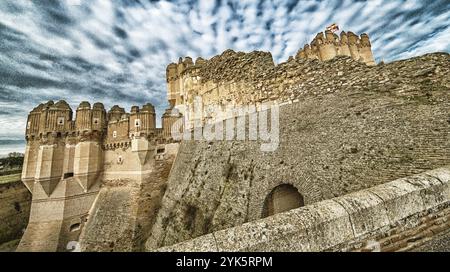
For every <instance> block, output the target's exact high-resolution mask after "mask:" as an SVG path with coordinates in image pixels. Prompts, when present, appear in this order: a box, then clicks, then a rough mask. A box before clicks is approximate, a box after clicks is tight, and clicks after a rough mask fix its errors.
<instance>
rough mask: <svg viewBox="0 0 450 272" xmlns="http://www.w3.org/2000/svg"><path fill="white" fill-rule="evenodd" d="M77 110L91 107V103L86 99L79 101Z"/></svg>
mask: <svg viewBox="0 0 450 272" xmlns="http://www.w3.org/2000/svg"><path fill="white" fill-rule="evenodd" d="M77 109H78V110H81V109H83V110H86V109H87V110H90V109H91V104H90V103H89V102H87V101H83V102H81V103H80V105H79V106H78V108H77Z"/></svg>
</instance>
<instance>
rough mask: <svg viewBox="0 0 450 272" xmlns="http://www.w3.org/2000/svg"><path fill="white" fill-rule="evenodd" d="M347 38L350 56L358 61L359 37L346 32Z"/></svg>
mask: <svg viewBox="0 0 450 272" xmlns="http://www.w3.org/2000/svg"><path fill="white" fill-rule="evenodd" d="M347 37H348V48H349V50H350V55H351V56H352V58H353V59H354V60H359V58H360V55H359V48H358V45H359V37H358V36H357V35H356V34H355V33H353V32H348V33H347Z"/></svg>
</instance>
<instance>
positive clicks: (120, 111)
mask: <svg viewBox="0 0 450 272" xmlns="http://www.w3.org/2000/svg"><path fill="white" fill-rule="evenodd" d="M124 114H125V109H124V108H121V107H119V106H118V105H114V106H113V107H112V108H111V109H110V110H109V111H108V121H109V122H111V121H118V120H120V118H121V117H122V115H124Z"/></svg>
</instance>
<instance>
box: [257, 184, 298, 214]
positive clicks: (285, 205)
mask: <svg viewBox="0 0 450 272" xmlns="http://www.w3.org/2000/svg"><path fill="white" fill-rule="evenodd" d="M304 205H305V202H304V201H303V196H302V195H301V194H300V193H299V192H298V190H297V188H295V187H294V186H293V185H291V184H281V185H278V186H277V187H275V188H274V189H273V190H272V191H271V192H270V193H269V195H268V196H267V197H266V199H265V201H264V206H263V210H262V214H261V218H265V217H268V216H271V215H274V214H277V213H281V212H285V211H289V210H292V209H295V208H299V207H302V206H304Z"/></svg>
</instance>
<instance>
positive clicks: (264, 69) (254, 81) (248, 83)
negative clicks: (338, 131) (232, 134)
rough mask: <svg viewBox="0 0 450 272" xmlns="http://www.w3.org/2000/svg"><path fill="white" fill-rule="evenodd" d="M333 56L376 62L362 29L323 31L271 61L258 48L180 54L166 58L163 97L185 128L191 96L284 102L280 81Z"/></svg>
mask: <svg viewBox="0 0 450 272" xmlns="http://www.w3.org/2000/svg"><path fill="white" fill-rule="evenodd" d="M336 57H349V58H352V59H353V60H355V61H356V62H358V63H360V64H362V65H364V64H365V65H368V66H373V65H375V60H374V57H373V54H372V50H371V43H370V39H369V36H368V35H367V34H361V35H360V36H357V35H356V34H354V33H353V32H344V31H343V32H341V33H340V35H337V34H335V33H333V32H331V31H329V30H327V31H325V32H321V33H318V34H317V35H316V37H315V38H314V39H313V41H312V42H311V43H310V44H306V45H304V47H303V48H302V49H300V50H299V51H298V52H297V54H296V56H295V58H294V57H290V58H289V60H288V61H287V62H285V63H282V64H279V65H276V64H275V63H274V61H273V58H272V55H271V53H270V52H261V51H253V52H250V53H244V52H235V51H233V50H231V49H228V50H226V51H224V52H223V53H222V54H220V55H217V56H214V57H212V58H211V59H208V60H205V59H203V58H197V59H196V60H195V62H194V61H193V60H192V58H191V57H185V58H179V60H178V63H171V64H169V65H168V66H167V69H166V82H167V99H168V101H169V104H170V105H171V107H176V108H177V109H179V110H180V112H181V113H182V114H183V115H184V116H185V117H186V119H187V121H188V122H187V126H188V127H190V126H191V125H192V123H193V119H192V118H191V116H194V113H193V112H192V109H193V108H194V107H193V101H194V99H195V97H201V98H202V103H203V104H202V106H205V107H207V106H209V105H219V106H222V107H224V106H230V105H234V106H241V105H249V104H258V103H261V102H264V101H269V100H272V101H273V100H280V101H282V102H286V100H291V98H290V97H288V96H287V95H286V94H285V92H284V89H283V86H287V85H291V84H292V83H293V81H298V79H299V78H300V76H298V77H296V78H293V75H297V74H298V70H308V69H310V68H311V67H314V66H316V65H315V63H311V62H310V61H320V62H326V61H329V60H332V59H334V58H336ZM286 63H288V64H289V65H286ZM301 77H302V78H303V79H302V80H306V81H308V80H307V78H306V79H305V78H304V76H303V75H302V76H301ZM299 83H300V82H299ZM205 115H206V113H205ZM202 119H203V118H202Z"/></svg>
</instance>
